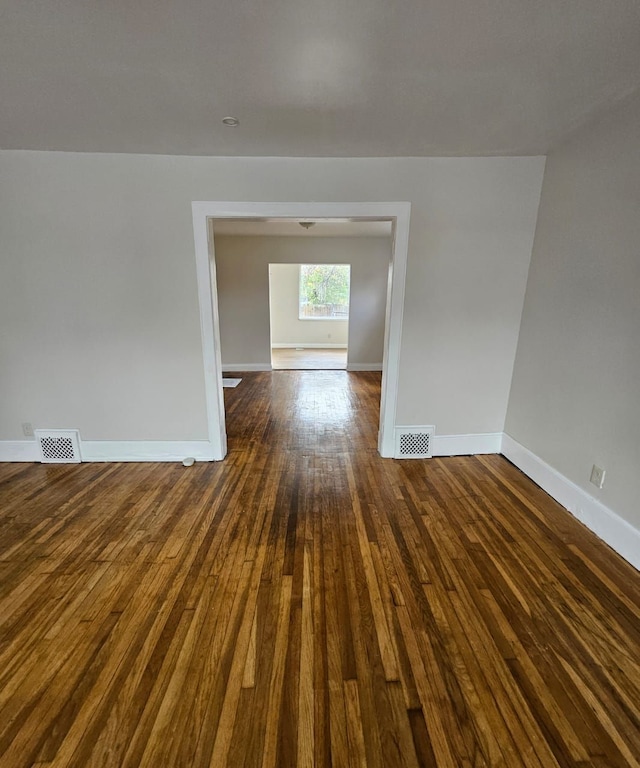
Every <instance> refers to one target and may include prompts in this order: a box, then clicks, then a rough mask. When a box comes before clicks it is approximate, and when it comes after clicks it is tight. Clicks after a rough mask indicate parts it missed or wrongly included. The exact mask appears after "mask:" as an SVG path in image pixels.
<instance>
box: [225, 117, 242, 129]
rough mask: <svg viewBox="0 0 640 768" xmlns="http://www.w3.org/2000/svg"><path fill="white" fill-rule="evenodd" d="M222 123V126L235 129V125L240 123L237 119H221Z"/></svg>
mask: <svg viewBox="0 0 640 768" xmlns="http://www.w3.org/2000/svg"><path fill="white" fill-rule="evenodd" d="M222 122H223V124H224V125H228V126H230V127H231V128H235V127H236V125H239V124H240V121H239V120H238V118H237V117H223V118H222Z"/></svg>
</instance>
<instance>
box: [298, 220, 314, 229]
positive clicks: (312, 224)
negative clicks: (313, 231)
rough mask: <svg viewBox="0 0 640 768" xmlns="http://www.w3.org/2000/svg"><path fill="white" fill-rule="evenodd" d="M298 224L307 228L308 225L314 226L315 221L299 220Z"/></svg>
mask: <svg viewBox="0 0 640 768" xmlns="http://www.w3.org/2000/svg"><path fill="white" fill-rule="evenodd" d="M298 224H299V225H300V226H301V227H304V228H305V229H309V227H314V226H315V224H316V223H315V221H299V222H298Z"/></svg>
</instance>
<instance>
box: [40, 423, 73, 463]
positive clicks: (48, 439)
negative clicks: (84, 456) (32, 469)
mask: <svg viewBox="0 0 640 768" xmlns="http://www.w3.org/2000/svg"><path fill="white" fill-rule="evenodd" d="M34 434H35V436H36V441H37V443H38V447H39V448H40V461H41V462H42V463H43V464H79V463H80V461H81V459H80V436H79V434H78V430H77V429H36V430H34Z"/></svg>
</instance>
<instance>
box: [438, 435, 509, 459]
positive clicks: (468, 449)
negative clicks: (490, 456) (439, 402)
mask: <svg viewBox="0 0 640 768" xmlns="http://www.w3.org/2000/svg"><path fill="white" fill-rule="evenodd" d="M501 448H502V432H486V433H479V434H475V435H438V434H436V435H434V437H433V453H432V455H433V456H473V455H474V454H476V453H500V449H501Z"/></svg>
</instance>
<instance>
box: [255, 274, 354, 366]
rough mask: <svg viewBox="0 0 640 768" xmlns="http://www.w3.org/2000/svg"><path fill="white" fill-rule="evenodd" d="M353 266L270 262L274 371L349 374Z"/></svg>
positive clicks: (272, 363) (270, 308) (272, 359)
mask: <svg viewBox="0 0 640 768" xmlns="http://www.w3.org/2000/svg"><path fill="white" fill-rule="evenodd" d="M350 291H351V265H350V264H269V317H270V327H271V367H272V368H273V370H274V371H278V370H280V371H283V370H284V371H286V370H294V371H295V370H302V371H309V370H316V371H317V370H345V369H346V368H347V360H348V346H349V303H350Z"/></svg>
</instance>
